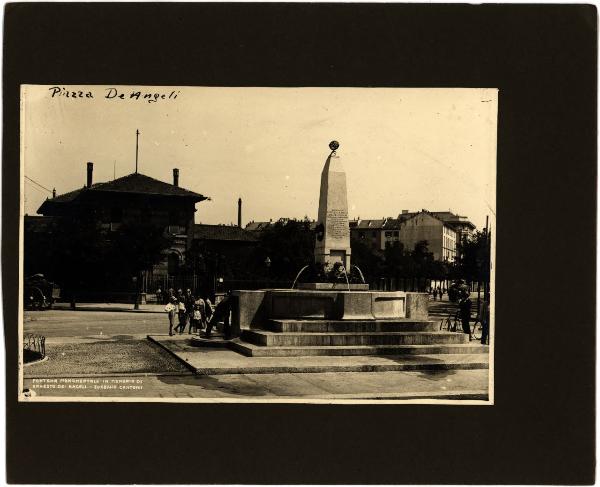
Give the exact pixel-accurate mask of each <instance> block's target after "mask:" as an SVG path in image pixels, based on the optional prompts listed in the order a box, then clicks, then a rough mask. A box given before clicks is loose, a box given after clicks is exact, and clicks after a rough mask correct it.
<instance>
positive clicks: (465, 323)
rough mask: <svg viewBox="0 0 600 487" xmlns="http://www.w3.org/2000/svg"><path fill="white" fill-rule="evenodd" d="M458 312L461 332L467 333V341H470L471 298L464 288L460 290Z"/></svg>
mask: <svg viewBox="0 0 600 487" xmlns="http://www.w3.org/2000/svg"><path fill="white" fill-rule="evenodd" d="M458 313H459V316H460V321H461V323H462V329H463V332H464V333H465V334H467V335H469V341H471V340H472V337H471V325H470V323H469V322H470V321H471V299H470V298H469V293H467V292H466V291H464V290H463V291H462V292H461V296H460V301H459V302H458Z"/></svg>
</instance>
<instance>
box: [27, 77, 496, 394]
mask: <svg viewBox="0 0 600 487" xmlns="http://www.w3.org/2000/svg"><path fill="white" fill-rule="evenodd" d="M499 96H501V92H499V90H498V89H497V88H495V87H481V88H453V87H448V88H375V87H373V88H366V87H362V88H348V87H343V88H342V87H339V88H335V87H322V88H316V87H297V88H275V87H206V86H132V85H114V86H109V85H81V86H75V85H21V112H20V115H21V133H20V142H21V151H20V157H21V227H20V244H21V253H20V284H19V289H20V296H21V303H20V315H19V318H20V319H19V339H20V343H19V350H20V357H19V391H18V399H19V401H27V402H50V401H56V402H60V401H134V402H144V401H156V402H223V403H225V402H295V403H315V404H316V403H322V404H337V403H344V404H345V403H347V404H355V403H357V404H360V403H363V404H368V403H375V404H389V403H399V404H402V403H408V404H414V403H427V404H456V405H472V404H475V405H491V404H493V403H494V381H493V377H494V290H495V286H494V275H495V272H496V269H495V258H494V256H495V237H496V227H495V225H496V157H497V147H496V143H497V119H498V103H499Z"/></svg>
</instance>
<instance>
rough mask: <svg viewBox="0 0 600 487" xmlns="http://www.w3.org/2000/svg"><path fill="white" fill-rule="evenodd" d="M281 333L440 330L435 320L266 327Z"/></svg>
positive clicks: (271, 324) (277, 322)
mask: <svg viewBox="0 0 600 487" xmlns="http://www.w3.org/2000/svg"><path fill="white" fill-rule="evenodd" d="M266 328H267V329H268V330H269V331H274V332H279V333H339V332H346V333H373V332H398V331H412V332H416V331H438V330H439V323H437V322H436V321H434V320H429V321H427V320H409V319H395V320H270V321H269V322H268V323H267V327H266Z"/></svg>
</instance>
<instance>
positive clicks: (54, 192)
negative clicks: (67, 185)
mask: <svg viewBox="0 0 600 487" xmlns="http://www.w3.org/2000/svg"><path fill="white" fill-rule="evenodd" d="M52 197H53V198H56V188H52Z"/></svg>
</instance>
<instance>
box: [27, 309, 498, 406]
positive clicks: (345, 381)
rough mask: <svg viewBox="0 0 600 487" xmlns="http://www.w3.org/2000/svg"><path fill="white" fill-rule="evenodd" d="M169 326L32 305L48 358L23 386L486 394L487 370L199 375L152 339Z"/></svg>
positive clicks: (224, 393) (351, 395)
mask: <svg viewBox="0 0 600 487" xmlns="http://www.w3.org/2000/svg"><path fill="white" fill-rule="evenodd" d="M167 331H168V324H167V317H166V315H165V313H152V312H143V313H142V312H134V311H91V310H86V311H83V310H79V311H77V310H76V311H71V310H48V311H26V312H25V316H24V333H35V334H41V335H44V336H46V353H47V357H48V359H47V360H44V361H42V362H40V363H35V364H31V365H27V366H26V367H24V388H25V389H29V390H30V391H32V392H31V393H30V394H31V395H32V396H34V397H37V398H40V397H46V396H53V397H57V396H58V397H86V398H93V397H100V398H107V399H109V398H116V397H124V398H130V399H135V398H187V399H190V400H191V399H192V398H204V399H211V398H215V399H217V398H220V399H253V398H256V399H259V400H260V399H263V400H264V399H278V398H279V399H291V398H295V397H297V398H304V399H311V400H312V399H314V400H325V401H327V400H333V399H346V400H369V399H420V398H433V399H436V398H437V399H486V397H485V396H486V395H487V388H488V383H487V381H488V371H487V370H438V371H401V372H324V373H276V374H270V373H268V374H253V373H249V374H221V375H215V376H211V375H196V374H194V373H193V372H191V371H190V370H189V369H188V367H186V366H185V364H183V363H182V362H181V361H180V360H177V359H176V358H175V357H174V356H173V355H171V354H170V353H168V352H167V351H166V350H165V349H164V348H162V347H160V346H158V345H157V344H155V343H153V342H151V341H150V340H148V339H147V336H148V335H164V334H166V333H167ZM229 353H231V354H235V352H229ZM291 360H293V359H291Z"/></svg>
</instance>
